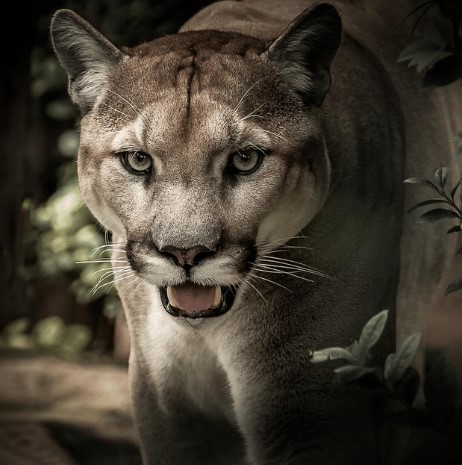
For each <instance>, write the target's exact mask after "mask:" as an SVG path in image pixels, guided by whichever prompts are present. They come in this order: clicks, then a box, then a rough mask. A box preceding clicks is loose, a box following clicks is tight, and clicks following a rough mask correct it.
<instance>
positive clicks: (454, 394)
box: [310, 310, 462, 465]
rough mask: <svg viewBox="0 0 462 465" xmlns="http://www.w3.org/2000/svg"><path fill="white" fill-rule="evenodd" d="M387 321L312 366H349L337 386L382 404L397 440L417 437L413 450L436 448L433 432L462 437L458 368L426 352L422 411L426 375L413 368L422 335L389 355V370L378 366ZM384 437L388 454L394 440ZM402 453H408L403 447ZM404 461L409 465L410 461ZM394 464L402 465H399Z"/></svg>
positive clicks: (318, 355) (320, 355) (374, 321)
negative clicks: (354, 388) (376, 352)
mask: <svg viewBox="0 0 462 465" xmlns="http://www.w3.org/2000/svg"><path fill="white" fill-rule="evenodd" d="M387 318H388V311H387V310H383V311H382V312H380V313H378V314H377V315H375V316H373V317H372V318H371V319H370V320H369V321H368V322H367V323H366V324H365V326H364V328H363V330H362V332H361V335H360V337H359V339H358V340H355V341H354V342H353V343H352V344H350V345H349V346H347V347H331V348H327V349H322V350H318V351H314V352H312V353H311V354H310V357H311V361H312V362H313V363H324V362H328V361H339V360H341V361H343V362H344V363H343V365H341V366H339V367H336V368H335V369H334V373H335V378H334V380H335V382H337V383H339V384H343V385H346V384H352V383H355V384H357V385H358V386H360V387H361V388H363V389H366V390H368V391H369V392H370V393H371V394H372V395H373V396H375V398H376V399H380V402H378V405H381V407H382V413H383V415H382V418H383V420H384V421H383V424H382V428H383V429H384V431H385V430H386V431H387V432H389V431H390V428H391V431H392V432H393V433H394V434H395V436H398V435H399V433H400V428H406V429H408V430H410V431H412V432H413V435H414V436H415V437H414V441H410V442H409V444H410V446H409V447H411V448H420V449H421V448H426V447H431V444H430V443H429V444H427V443H426V441H427V440H428V432H429V431H430V432H431V434H433V435H437V436H438V437H439V438H442V439H446V440H447V441H451V440H453V439H454V438H459V437H460V436H461V435H462V387H461V385H460V383H459V380H458V376H457V372H456V370H455V368H454V366H453V365H452V363H451V362H450V360H449V358H448V357H447V355H446V354H445V353H444V352H442V351H440V350H437V349H427V350H426V351H425V377H424V381H423V385H422V388H423V392H424V396H425V403H424V404H423V405H419V406H416V396H417V392H418V389H419V385H420V376H419V374H418V372H417V371H416V370H415V369H414V367H412V362H413V359H414V357H415V355H416V353H417V351H418V350H419V347H420V342H421V335H420V334H419V333H415V334H411V335H409V336H408V337H406V338H405V339H404V340H403V341H402V343H401V344H400V346H399V347H398V349H397V350H396V352H395V353H392V354H389V355H388V357H387V358H386V361H385V364H384V366H383V367H382V366H379V365H377V364H374V363H372V360H373V358H372V349H373V348H374V346H375V344H376V343H377V341H378V340H379V339H380V337H381V335H382V333H383V330H384V328H385V325H386V322H387ZM423 431H425V433H423ZM384 436H385V437H387V444H386V445H385V448H384V450H385V449H389V448H390V447H391V445H390V442H389V441H390V437H389V436H387V435H386V434H384ZM437 442H438V443H439V441H437ZM398 443H399V441H398ZM399 448H400V449H401V448H402V444H401V443H400V445H399ZM414 454H415V451H414V450H411V451H406V453H403V452H402V451H401V456H402V457H404V456H410V457H413V456H414ZM390 455H393V454H390ZM403 461H404V463H408V462H406V461H405V459H403ZM393 463H394V465H396V462H393ZM400 463H401V462H400ZM411 463H415V462H414V461H412V462H411ZM428 463H430V462H428Z"/></svg>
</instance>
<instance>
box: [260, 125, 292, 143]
mask: <svg viewBox="0 0 462 465" xmlns="http://www.w3.org/2000/svg"><path fill="white" fill-rule="evenodd" d="M260 131H263V132H266V133H268V134H271V135H272V136H274V137H277V138H278V139H281V140H283V141H284V142H287V143H288V144H289V145H292V143H291V142H289V141H288V140H287V139H286V138H285V137H283V136H281V135H280V134H276V133H275V132H272V131H268V129H263V128H260Z"/></svg>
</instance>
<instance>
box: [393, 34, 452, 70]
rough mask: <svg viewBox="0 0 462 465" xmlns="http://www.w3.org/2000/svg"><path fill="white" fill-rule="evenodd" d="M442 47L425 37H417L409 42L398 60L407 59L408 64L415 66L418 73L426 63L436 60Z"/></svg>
mask: <svg viewBox="0 0 462 465" xmlns="http://www.w3.org/2000/svg"><path fill="white" fill-rule="evenodd" d="M443 50H444V47H441V46H439V45H436V44H434V43H433V42H430V41H428V40H425V39H418V40H416V41H415V42H412V43H411V44H409V45H408V46H407V47H406V48H405V49H404V50H403V51H402V52H401V54H400V56H399V57H398V62H405V61H409V63H408V66H417V72H418V73H420V72H421V71H422V70H423V69H424V68H426V67H427V66H428V65H430V64H431V63H433V62H434V61H436V60H437V59H438V58H439V56H440V55H441V53H442V52H443Z"/></svg>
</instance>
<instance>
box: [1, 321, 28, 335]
mask: <svg viewBox="0 0 462 465" xmlns="http://www.w3.org/2000/svg"><path fill="white" fill-rule="evenodd" d="M29 325H30V321H29V318H19V319H17V320H14V321H12V322H11V323H8V324H7V325H6V326H5V327H4V328H3V330H2V336H7V337H10V336H16V335H18V334H24V333H25V332H26V331H27V330H28V328H29Z"/></svg>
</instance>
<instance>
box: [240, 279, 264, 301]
mask: <svg viewBox="0 0 462 465" xmlns="http://www.w3.org/2000/svg"><path fill="white" fill-rule="evenodd" d="M250 278H252V276H250ZM239 281H241V283H242V286H247V285H248V286H250V287H251V288H252V289H254V291H255V292H256V293H257V294H258V295H259V296H260V297H261V298H262V299H263V302H265V304H267V303H268V301H267V300H266V299H265V298H264V297H263V294H262V293H261V292H260V291H259V290H258V289H257V288H256V287H255V286H254V285H253V284H252V283H251V282H250V279H247V280H244V279H242V278H239Z"/></svg>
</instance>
